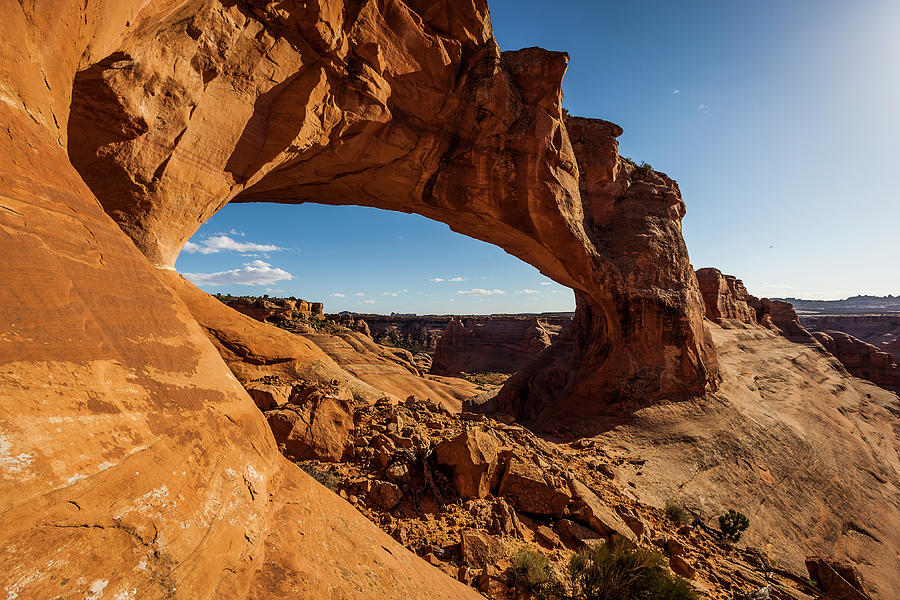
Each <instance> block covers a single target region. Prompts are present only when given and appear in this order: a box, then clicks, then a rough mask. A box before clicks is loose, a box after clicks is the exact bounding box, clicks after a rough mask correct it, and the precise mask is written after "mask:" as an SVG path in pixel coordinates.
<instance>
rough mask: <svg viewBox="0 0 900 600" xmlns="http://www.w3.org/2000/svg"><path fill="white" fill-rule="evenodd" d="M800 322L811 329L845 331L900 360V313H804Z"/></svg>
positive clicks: (897, 360)
mask: <svg viewBox="0 0 900 600" xmlns="http://www.w3.org/2000/svg"><path fill="white" fill-rule="evenodd" d="M800 322H801V323H802V324H803V326H804V327H806V328H807V329H809V330H810V331H843V332H844V333H847V334H849V335H852V336H853V337H855V338H858V339H860V340H862V341H864V342H867V343H869V344H872V345H873V346H875V347H876V348H878V349H879V350H881V351H882V352H887V353H889V354H891V355H893V357H894V360H895V361H896V362H900V315H898V314H856V315H848V314H841V315H802V316H801V317H800Z"/></svg>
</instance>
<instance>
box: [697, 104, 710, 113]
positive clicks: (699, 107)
mask: <svg viewBox="0 0 900 600" xmlns="http://www.w3.org/2000/svg"><path fill="white" fill-rule="evenodd" d="M697 110H699V111H700V112H709V107H708V106H707V105H705V104H701V105H700V106H698V107H697Z"/></svg>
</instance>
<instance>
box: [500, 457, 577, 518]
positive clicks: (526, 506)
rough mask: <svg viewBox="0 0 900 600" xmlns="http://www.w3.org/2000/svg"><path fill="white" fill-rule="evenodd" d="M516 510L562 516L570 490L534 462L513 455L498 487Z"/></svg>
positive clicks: (501, 494)
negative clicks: (553, 480)
mask: <svg viewBox="0 0 900 600" xmlns="http://www.w3.org/2000/svg"><path fill="white" fill-rule="evenodd" d="M497 493H498V494H499V495H500V496H503V497H504V498H506V499H507V500H508V501H509V502H510V504H512V505H513V506H514V507H515V508H516V509H517V510H520V511H522V512H525V513H531V514H535V515H548V516H554V517H561V516H562V515H563V513H564V512H565V509H566V505H567V504H568V503H569V500H570V497H571V496H570V494H569V491H568V490H567V489H565V488H564V487H562V486H557V485H556V484H555V483H554V482H552V481H551V480H549V478H548V477H545V473H544V471H543V470H542V469H541V468H540V467H538V466H537V465H535V464H534V463H531V462H527V461H524V460H522V459H519V458H515V457H513V458H510V459H509V462H508V463H507V465H506V469H505V471H504V472H503V477H502V479H501V480H500V487H499V488H498V489H497Z"/></svg>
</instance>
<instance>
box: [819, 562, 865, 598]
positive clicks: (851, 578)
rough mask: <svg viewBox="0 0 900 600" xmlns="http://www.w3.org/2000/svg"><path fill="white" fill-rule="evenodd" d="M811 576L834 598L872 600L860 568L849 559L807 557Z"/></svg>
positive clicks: (820, 587)
mask: <svg viewBox="0 0 900 600" xmlns="http://www.w3.org/2000/svg"><path fill="white" fill-rule="evenodd" d="M806 570H807V571H808V572H809V578H810V579H812V580H813V581H815V582H816V583H817V584H818V587H819V589H821V590H822V591H824V592H825V593H826V594H827V596H828V598H833V599H834V600H871V596H870V595H869V593H868V591H867V590H866V586H865V584H864V583H863V580H862V576H861V575H860V574H859V570H858V569H857V568H856V567H854V566H853V565H852V564H850V563H848V562H847V561H841V560H835V559H833V558H832V559H829V558H820V557H810V558H807V559H806Z"/></svg>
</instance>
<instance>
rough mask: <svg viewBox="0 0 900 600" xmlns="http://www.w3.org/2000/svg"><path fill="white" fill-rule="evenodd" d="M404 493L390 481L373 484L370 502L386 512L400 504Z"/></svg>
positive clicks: (370, 491)
mask: <svg viewBox="0 0 900 600" xmlns="http://www.w3.org/2000/svg"><path fill="white" fill-rule="evenodd" d="M402 498H403V492H402V491H401V490H400V488H399V487H397V486H396V485H394V484H393V483H391V482H390V481H375V482H372V486H371V489H370V490H369V501H370V502H371V503H373V504H375V505H376V506H380V507H381V508H383V509H385V510H391V509H392V508H394V507H395V506H397V505H398V504H399V503H400V500H401V499H402Z"/></svg>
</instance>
